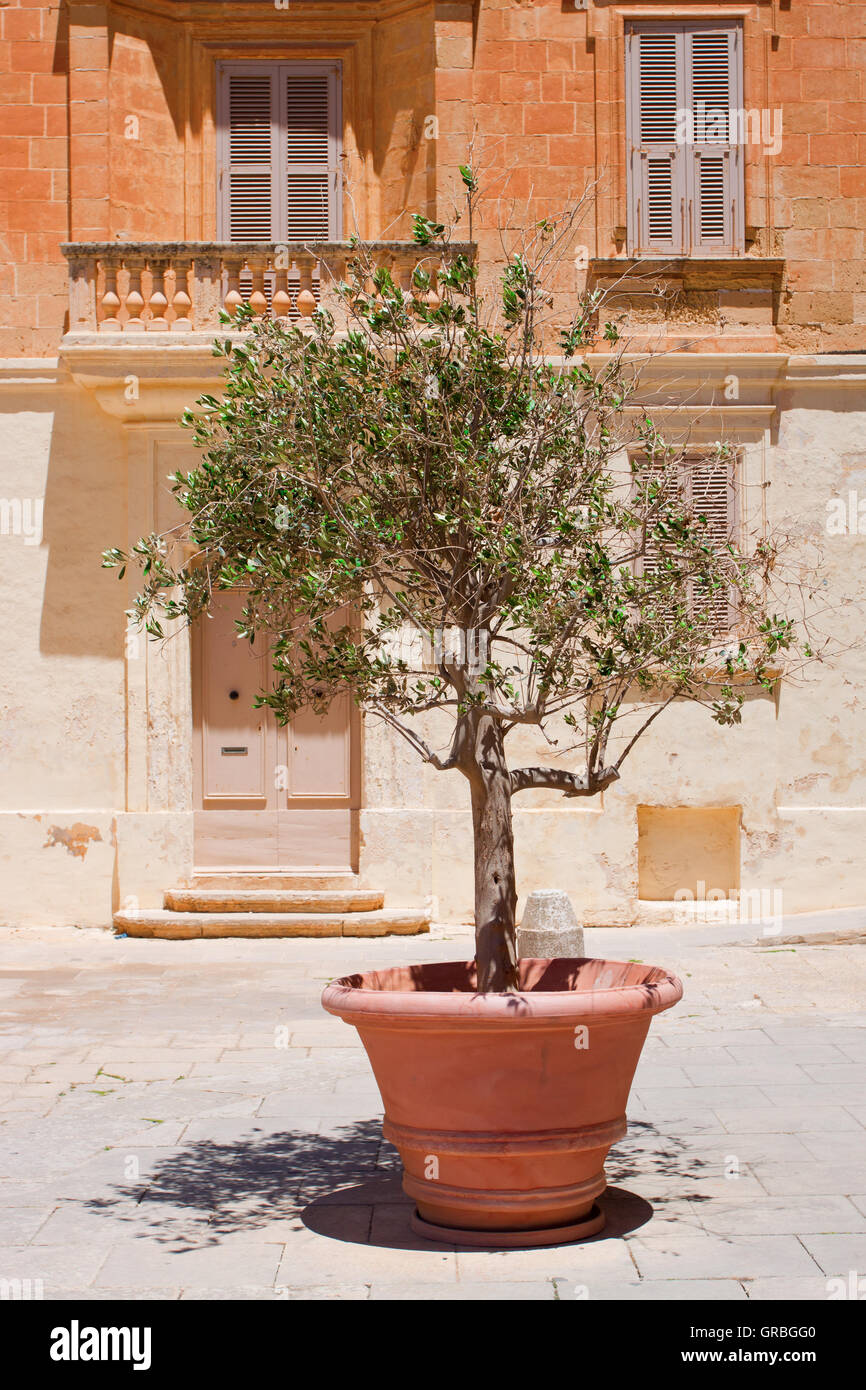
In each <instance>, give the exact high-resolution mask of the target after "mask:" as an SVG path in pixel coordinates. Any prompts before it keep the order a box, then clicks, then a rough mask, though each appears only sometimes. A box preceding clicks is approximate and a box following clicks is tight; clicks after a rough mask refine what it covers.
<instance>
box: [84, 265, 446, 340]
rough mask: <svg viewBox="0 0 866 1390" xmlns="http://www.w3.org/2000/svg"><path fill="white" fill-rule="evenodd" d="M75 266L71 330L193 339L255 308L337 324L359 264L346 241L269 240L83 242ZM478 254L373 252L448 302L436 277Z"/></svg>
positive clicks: (434, 299)
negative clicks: (417, 276)
mask: <svg viewBox="0 0 866 1390" xmlns="http://www.w3.org/2000/svg"><path fill="white" fill-rule="evenodd" d="M63 251H64V253H65V255H66V257H67V260H68V262H69V296H70V313H69V331H70V333H71V334H81V333H100V334H103V333H105V334H109V333H122V334H129V333H163V334H165V333H188V332H191V331H198V332H208V331H211V330H217V329H218V328H219V325H220V318H219V314H220V310H225V311H226V312H227V313H228V314H230V315H232V316H234V315H235V314H237V312H238V309H239V308H240V306H241V305H242V304H249V305H250V307H251V308H252V310H253V312H254V314H255V316H256V317H257V318H259V317H263V316H266V315H273V316H274V317H276V318H279V319H282V320H287V321H291V322H297V323H300V324H304V323H305V322H306V323H309V321H310V318H311V316H312V315H313V314H314V313H315V311H316V308H317V307H318V306H319V305H320V304H321V305H322V306H326V307H327V308H329V309H330V310H331V311H332V312H333V313H334V314H335V318H337V321H338V323H340V321H341V319H343V320H344V319H345V306H342V312H341V306H340V304H339V302H338V299H337V296H335V295H334V294H333V288H332V287H333V285H334V284H335V283H337V282H339V281H341V280H342V279H344V277H345V275H346V271H347V266H348V263H349V262H350V260H351V259H352V258H353V257H354V256H356V255H358V254H359V252H358V250H357V249H355V248H353V247H351V246H350V245H349V244H348V243H346V242H330V243H328V244H326V245H321V246H316V247H315V248H307V247H305V246H301V245H292V244H288V245H287V244H283V245H268V244H264V243H258V242H253V243H248V244H243V243H242V244H231V243H224V244H222V243H203V242H199V243H194V242H188V243H167V242H166V243H136V244H131V243H105V244H102V243H76V244H68V245H65V246H64V247H63ZM458 253H462V254H464V255H468V256H472V255H473V254H474V248H473V247H472V246H470V245H464V244H460V245H451V246H440V247H427V248H424V247H419V246H417V245H415V244H414V243H412V242H374V243H372V244H368V245H367V246H365V247H364V250H363V254H364V255H365V256H367V257H368V258H369V262H370V275H369V276H368V277H367V279H366V284H367V288H368V289H369V290H372V288H373V281H372V271H373V270H374V269H376V268H378V267H382V266H387V268H388V269H389V270H390V272H391V275H392V278H393V280H394V282H395V284H397V285H398V286H399V287H400V288H401V289H402V290H403V292H404V294H406V295H413V296H414V297H415V298H420V297H421V296H422V295H423V297H424V298H425V299H426V301H427V302H428V303H429V304H431V305H434V306H435V305H436V304H438V303H439V302H440V299H439V295H438V292H437V288H436V287H437V283H438V280H437V277H438V272H439V270H440V269H441V268H442V266H443V265H444V264H445V263H447V261H448V259H449V258H451V257H453V256H454V255H456V254H458ZM419 266H420V267H423V269H424V270H425V271H426V272H427V274H428V275H429V277H430V288H429V289H428V290H427V291H426V292H425V291H421V290H419V289H418V288H417V287H416V286H415V285H414V283H413V277H414V273H415V270H416V268H417V267H419Z"/></svg>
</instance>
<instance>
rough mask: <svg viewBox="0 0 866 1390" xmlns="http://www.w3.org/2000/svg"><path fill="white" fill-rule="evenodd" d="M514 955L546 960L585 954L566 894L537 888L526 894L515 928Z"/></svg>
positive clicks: (578, 927) (569, 900) (553, 889)
mask: <svg viewBox="0 0 866 1390" xmlns="http://www.w3.org/2000/svg"><path fill="white" fill-rule="evenodd" d="M517 954H518V955H519V956H520V957H525V958H527V959H532V958H533V957H534V958H537V959H550V960H560V959H563V958H566V957H582V956H583V955H585V951H584V942H583V927H582V926H581V925H580V923H579V922H578V920H577V917H576V916H575V912H574V908H573V907H572V905H571V899H570V898H569V896H568V894H567V893H562V892H560V890H559V889H557V888H540V889H538V890H537V891H536V892H534V893H530V894H529V897H528V898H527V899H526V907H525V908H524V911H523V920H522V922H521V924H520V926H519V927H518V929H517Z"/></svg>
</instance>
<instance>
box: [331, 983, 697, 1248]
mask: <svg viewBox="0 0 866 1390" xmlns="http://www.w3.org/2000/svg"><path fill="white" fill-rule="evenodd" d="M520 985H521V993H520V994H516V995H508V994H486V995H485V994H476V993H475V967H474V964H473V963H471V962H465V961H448V962H445V963H443V964H434V965H409V966H398V967H397V968H395V969H393V970H381V971H372V972H370V973H369V974H366V975H349V976H347V977H346V978H345V979H342V980H336V981H334V982H333V983H332V984H330V985H328V986H327V987H326V989H325V991H324V993H323V995H322V1003H323V1004H324V1006H325V1008H326V1009H327V1010H328V1011H329V1012H330V1013H333V1014H337V1015H338V1016H339V1017H340V1018H342V1019H344V1020H345V1022H346V1023H353V1024H354V1025H355V1027H356V1028H357V1029H358V1032H359V1033H360V1035H361V1041H362V1042H363V1044H364V1047H365V1048H366V1049H367V1055H368V1056H369V1058H370V1062H371V1065H372V1067H373V1071H374V1073H375V1076H376V1081H377V1082H378V1085H379V1090H380V1091H381V1093H382V1100H383V1102H384V1106H385V1124H384V1132H385V1137H386V1138H387V1139H389V1140H390V1141H391V1142H392V1143H393V1144H394V1145H396V1147H397V1149H398V1150H399V1152H400V1157H401V1158H402V1160H403V1167H404V1174H403V1187H404V1188H405V1190H406V1192H407V1193H408V1195H409V1196H410V1197H411V1198H412V1199H413V1200H414V1202H415V1204H416V1206H417V1213H416V1217H415V1222H414V1224H415V1228H416V1229H417V1230H422V1231H423V1232H424V1234H425V1235H428V1236H432V1237H433V1238H434V1239H441V1240H448V1241H451V1242H452V1243H457V1244H473V1243H476V1244H479V1243H484V1244H488V1245H489V1244H496V1245H502V1244H510V1245H540V1244H553V1243H556V1242H558V1241H562V1240H568V1239H575V1238H577V1237H579V1236H585V1235H589V1234H592V1233H594V1232H595V1231H597V1230H599V1229H600V1228H601V1226H602V1224H603V1220H604V1218H603V1216H602V1215H601V1213H600V1211H599V1210H598V1208H597V1207H596V1205H595V1201H596V1198H597V1197H598V1196H600V1194H601V1193H602V1192H603V1191H604V1189H605V1186H606V1180H605V1175H604V1160H605V1158H606V1157H607V1152H608V1149H609V1148H610V1146H611V1144H613V1143H615V1142H616V1140H617V1139H621V1138H622V1136H623V1135H624V1134H625V1132H626V1118H625V1107H626V1101H627V1099H628V1093H629V1089H630V1087H631V1082H632V1078H633V1076H634V1072H635V1068H636V1066H637V1062H638V1058H639V1056H640V1051H641V1047H642V1046H643V1042H644V1039H645V1037H646V1035H647V1033H648V1031H649V1025H650V1020H651V1018H652V1016H653V1014H657V1013H660V1012H661V1011H662V1010H663V1009H669V1008H670V1007H671V1006H672V1005H673V1004H676V1002H677V1000H678V999H680V998H682V992H683V988H682V985H681V984H680V981H679V980H678V979H677V978H676V976H675V975H670V974H668V972H667V971H665V970H660V969H658V968H657V967H656V966H652V965H641V964H634V963H628V962H625V961H610V960H524V961H521V963H520Z"/></svg>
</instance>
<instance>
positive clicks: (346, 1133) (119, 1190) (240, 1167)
mask: <svg viewBox="0 0 866 1390" xmlns="http://www.w3.org/2000/svg"><path fill="white" fill-rule="evenodd" d="M682 1148H683V1146H682V1145H681V1144H679V1143H678V1142H677V1141H676V1140H675V1139H672V1138H670V1137H669V1136H667V1135H662V1134H660V1133H659V1131H657V1130H656V1129H655V1127H654V1126H653V1125H651V1124H649V1123H648V1122H645V1121H637V1122H633V1123H632V1125H631V1132H630V1134H629V1136H628V1138H627V1139H625V1140H623V1141H622V1142H621V1143H620V1144H618V1145H617V1146H616V1148H615V1149H613V1150H612V1151H611V1155H610V1157H609V1159H608V1164H607V1169H608V1177H609V1178H610V1180H611V1183H612V1184H616V1185H612V1186H610V1187H608V1189H607V1192H606V1193H605V1195H604V1197H603V1198H602V1199H601V1203H602V1205H603V1207H604V1209H605V1214H606V1216H607V1225H606V1227H605V1228H604V1230H603V1231H602V1232H601V1233H600V1234H599V1235H598V1236H597V1237H596V1238H595V1239H597V1240H606V1239H616V1238H619V1237H621V1236H623V1235H627V1234H628V1233H629V1232H631V1231H634V1230H636V1229H638V1228H639V1227H641V1226H643V1225H645V1224H646V1223H647V1222H648V1221H650V1220H651V1219H652V1218H653V1216H654V1215H655V1216H658V1217H659V1218H660V1219H664V1208H665V1204H666V1203H667V1202H677V1203H681V1202H682V1201H684V1200H685V1201H693V1202H701V1201H706V1200H708V1199H707V1198H706V1197H705V1196H704V1195H702V1194H701V1193H700V1192H699V1190H698V1189H697V1187H696V1185H695V1184H696V1182H697V1180H698V1179H699V1178H700V1176H701V1170H702V1169H704V1168H708V1167H709V1166H710V1165H709V1163H708V1162H706V1161H704V1160H702V1159H700V1158H696V1157H694V1156H693V1155H691V1154H690V1155H689V1157H688V1170H687V1171H684V1169H685V1160H684V1158H683V1152H682ZM400 1173H401V1165H400V1160H399V1157H398V1155H397V1152H396V1150H395V1149H394V1148H392V1146H391V1145H390V1144H388V1143H387V1142H386V1141H385V1140H384V1139H383V1138H382V1125H381V1121H380V1120H378V1119H370V1120H358V1121H354V1122H352V1123H346V1124H342V1125H340V1126H339V1127H338V1128H336V1129H335V1131H334V1132H333V1133H331V1134H312V1133H308V1132H305V1131H303V1130H289V1129H287V1130H285V1131H284V1132H281V1133H274V1132H265V1131H259V1130H257V1128H256V1126H255V1125H252V1126H251V1128H250V1132H249V1134H248V1135H244V1136H243V1137H241V1138H239V1139H237V1140H234V1141H232V1142H231V1143H216V1142H214V1141H211V1140H200V1141H198V1142H196V1143H192V1144H187V1145H186V1146H184V1147H183V1148H181V1149H178V1150H177V1151H176V1152H174V1153H172V1154H169V1155H167V1156H166V1157H165V1158H162V1159H160V1160H159V1161H158V1162H157V1163H156V1165H155V1167H154V1168H153V1170H152V1172H151V1174H150V1176H149V1177H148V1178H142V1180H141V1181H140V1182H138V1183H130V1184H126V1185H123V1186H117V1187H115V1188H114V1189H113V1195H111V1196H105V1197H95V1198H91V1199H90V1200H88V1201H86V1202H85V1203H84V1205H85V1207H86V1208H87V1209H88V1210H89V1211H91V1212H95V1213H101V1214H104V1215H106V1216H108V1217H110V1218H111V1220H112V1221H113V1222H118V1221H119V1222H121V1223H124V1224H125V1225H126V1226H127V1228H128V1231H129V1234H131V1235H134V1236H137V1237H139V1238H141V1239H146V1240H151V1241H154V1240H155V1241H157V1242H158V1243H159V1244H161V1245H166V1246H170V1247H171V1248H172V1249H173V1250H174V1251H175V1252H177V1253H182V1252H184V1251H187V1250H194V1249H201V1248H203V1247H207V1246H215V1245H219V1244H220V1243H221V1241H222V1240H223V1239H224V1238H225V1237H227V1236H231V1235H233V1234H237V1233H239V1232H253V1231H256V1230H261V1229H263V1228H267V1227H269V1226H272V1225H273V1224H274V1223H275V1222H286V1223H287V1224H288V1226H289V1228H290V1229H291V1230H296V1231H300V1230H301V1229H302V1228H303V1227H306V1228H307V1229H308V1230H311V1231H314V1232H316V1233H317V1234H319V1235H326V1236H328V1237H330V1238H331V1239H334V1240H342V1241H349V1242H352V1243H353V1244H360V1245H373V1246H380V1247H387V1248H395V1249H427V1248H429V1242H427V1241H425V1240H423V1239H421V1238H420V1237H417V1236H415V1235H414V1234H413V1233H412V1231H411V1229H410V1225H409V1219H410V1216H411V1210H412V1207H411V1203H410V1202H409V1200H408V1198H407V1197H406V1196H405V1195H404V1193H403V1190H402V1187H401V1184H400ZM659 1177H663V1178H664V1177H670V1178H672V1179H674V1180H675V1181H674V1182H673V1183H672V1185H671V1193H670V1195H669V1196H662V1197H655V1198H654V1205H653V1206H651V1205H650V1204H649V1202H647V1201H646V1200H645V1199H644V1198H643V1197H641V1196H640V1185H641V1180H642V1179H648V1178H653V1179H654V1180H657V1179H658V1178H659ZM626 1181H633V1182H634V1187H635V1188H636V1189H637V1190H636V1191H630V1190H629V1189H628V1188H625V1187H622V1186H620V1185H619V1184H622V1183H624V1182H626ZM437 1248H440V1247H437ZM441 1248H443V1249H444V1248H445V1247H444V1246H443V1247H441Z"/></svg>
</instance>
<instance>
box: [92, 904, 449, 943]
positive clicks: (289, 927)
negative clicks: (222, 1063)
mask: <svg viewBox="0 0 866 1390" xmlns="http://www.w3.org/2000/svg"><path fill="white" fill-rule="evenodd" d="M114 929H115V931H116V932H119V933H123V932H125V933H126V935H127V936H151V937H162V938H166V939H184V938H192V937H219V936H413V935H415V934H417V933H418V932H426V931H429V930H430V916H429V914H428V913H426V912H422V911H421V910H420V909H414V908H413V909H409V908H407V909H404V910H401V909H399V908H380V909H378V910H377V911H373V912H345V913H342V912H335V913H331V912H277V913H269V912H169V911H166V910H164V909H163V910H158V909H156V908H154V909H152V910H147V909H139V910H138V911H135V912H115V914H114Z"/></svg>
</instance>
